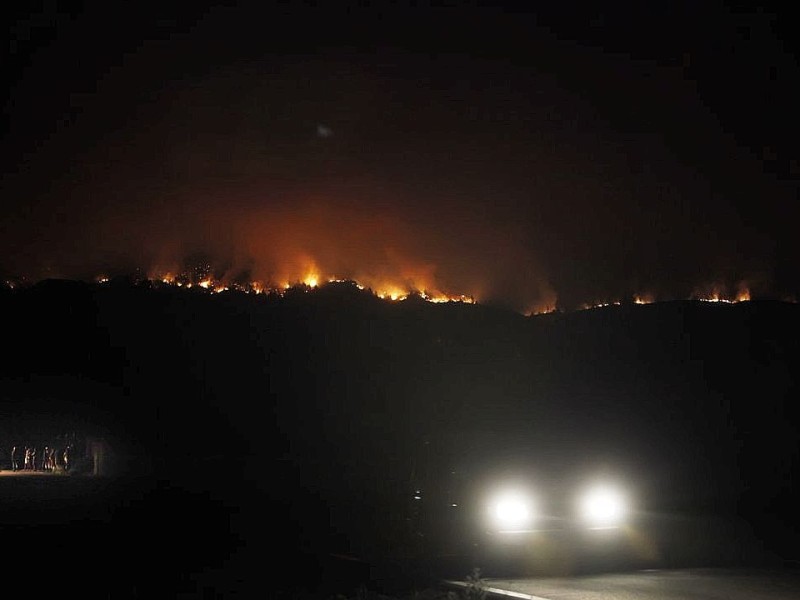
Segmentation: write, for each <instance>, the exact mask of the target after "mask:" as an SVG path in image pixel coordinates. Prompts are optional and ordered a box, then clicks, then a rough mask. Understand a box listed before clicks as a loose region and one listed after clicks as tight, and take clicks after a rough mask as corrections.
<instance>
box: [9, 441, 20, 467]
mask: <svg viewBox="0 0 800 600" xmlns="http://www.w3.org/2000/svg"><path fill="white" fill-rule="evenodd" d="M11 470H12V471H19V448H17V447H16V446H13V447H12V448H11Z"/></svg>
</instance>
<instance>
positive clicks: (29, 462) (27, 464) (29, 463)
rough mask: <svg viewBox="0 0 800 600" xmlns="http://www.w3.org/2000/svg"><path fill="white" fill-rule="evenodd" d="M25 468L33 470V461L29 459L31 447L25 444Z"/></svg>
mask: <svg viewBox="0 0 800 600" xmlns="http://www.w3.org/2000/svg"><path fill="white" fill-rule="evenodd" d="M24 465H25V470H26V471H32V470H33V462H32V459H31V449H30V446H25V462H24Z"/></svg>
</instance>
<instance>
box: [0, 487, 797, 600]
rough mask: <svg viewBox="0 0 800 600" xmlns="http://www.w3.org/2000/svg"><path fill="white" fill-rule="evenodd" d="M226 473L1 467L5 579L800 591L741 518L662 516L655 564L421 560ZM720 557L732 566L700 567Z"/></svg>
mask: <svg viewBox="0 0 800 600" xmlns="http://www.w3.org/2000/svg"><path fill="white" fill-rule="evenodd" d="M221 479H223V475H222V474H220V475H218V476H217V479H216V480H215V481H214V484H215V485H214V486H213V487H211V486H208V487H206V489H204V488H203V479H202V478H200V479H197V480H196V481H194V482H193V483H192V481H193V480H191V479H186V480H184V481H183V482H182V483H180V484H178V483H176V482H171V483H170V482H167V481H166V480H159V479H158V478H152V477H147V478H145V477H140V478H116V479H113V478H102V477H91V476H80V477H79V476H64V475H27V476H13V475H10V474H9V473H8V472H2V473H0V536H2V543H3V549H4V553H3V556H4V561H3V571H4V574H5V575H6V576H7V577H8V578H14V580H15V581H18V582H19V583H20V584H21V585H22V586H23V587H24V588H25V590H26V592H27V593H28V594H29V595H30V596H31V597H42V596H43V595H44V594H54V595H58V596H72V595H78V596H80V597H82V598H106V599H108V598H204V599H205V598H249V597H256V596H258V597H274V598H309V599H312V598H313V599H329V598H334V597H336V596H339V597H342V596H344V597H346V598H355V597H357V596H358V595H359V594H361V595H362V596H363V593H364V591H365V590H366V591H369V592H371V593H374V594H381V595H384V596H388V597H390V598H410V597H413V595H414V594H415V593H417V594H423V595H424V596H420V597H433V598H437V597H446V594H447V591H448V589H449V590H450V591H453V590H455V592H456V593H458V587H457V586H456V587H450V588H448V587H447V586H446V585H443V584H442V582H443V581H446V580H456V581H464V580H465V579H466V577H467V576H468V575H470V574H472V573H473V569H475V568H479V569H481V577H482V578H485V579H486V580H487V585H488V586H489V587H498V588H499V587H504V588H507V589H513V590H515V591H520V592H523V593H527V594H534V595H537V596H542V597H545V598H550V597H552V598H572V599H575V600H581V599H583V598H592V599H595V598H597V599H602V598H612V597H613V598H637V599H640V598H643V599H649V598H653V599H656V598H671V597H676V598H677V597H680V598H709V597H725V598H740V597H742V598H744V597H759V598H770V599H771V598H775V599H776V600H782V599H784V598H790V597H794V598H797V597H800V586H798V581H799V580H798V577H797V571H795V570H791V569H785V568H779V567H782V566H783V565H784V564H787V563H786V561H785V560H784V558H783V557H780V556H777V555H775V554H773V553H770V552H769V551H768V550H767V549H765V548H764V547H763V544H760V543H759V540H758V536H757V535H756V534H755V533H754V532H753V531H751V530H749V529H748V528H746V527H745V528H742V526H741V524H739V525H737V526H723V525H720V524H719V523H717V522H715V521H713V520H708V519H704V520H703V519H701V520H698V519H687V518H683V519H677V518H671V519H666V520H665V519H661V521H658V520H656V521H654V522H655V523H656V525H654V526H652V527H651V528H650V529H649V530H648V532H649V533H648V535H650V536H651V538H652V539H653V540H654V541H655V542H657V550H658V555H656V554H652V553H651V554H649V555H647V556H646V557H644V558H646V559H647V560H644V559H643V557H642V555H641V554H640V555H638V558H639V560H630V555H628V556H627V557H626V556H625V555H623V554H617V553H616V550H618V549H616V550H615V551H614V552H609V553H608V554H607V555H605V556H603V553H602V552H601V553H600V554H598V555H597V556H596V557H595V558H594V559H591V558H589V559H587V558H586V557H584V558H583V559H582V560H581V561H577V562H569V563H567V562H564V561H561V562H559V561H557V560H555V561H554V560H552V557H553V556H555V554H553V553H552V552H551V554H550V555H549V557H546V558H545V559H544V560H541V557H542V556H544V554H543V553H542V548H543V546H538V547H533V550H534V552H532V553H531V554H525V552H522V553H520V552H518V551H512V550H508V549H507V550H506V554H503V553H502V552H499V551H497V549H488V548H481V549H475V548H470V549H464V548H462V549H461V550H462V552H453V553H450V554H440V555H431V556H426V557H416V558H410V557H408V556H404V557H400V556H397V557H392V556H389V555H383V556H379V555H372V556H370V555H357V553H353V552H347V551H346V550H347V549H346V548H344V547H341V548H342V549H343V550H345V551H343V552H341V553H338V552H336V546H335V545H330V544H329V543H328V542H329V541H330V540H327V539H326V538H325V536H324V535H322V532H321V531H320V532H317V533H319V535H318V537H317V538H316V539H315V538H314V536H313V535H312V533H313V532H311V531H310V529H313V527H314V526H316V525H320V527H322V524H321V523H320V521H318V520H315V515H314V514H312V513H311V512H310V511H311V508H312V507H311V506H310V505H308V504H306V505H301V506H299V507H292V506H288V505H281V504H280V503H276V502H274V501H272V500H270V499H268V498H267V497H260V496H258V495H252V494H250V495H248V494H245V493H244V490H243V489H242V488H241V478H240V477H235V476H231V478H230V481H228V482H227V485H223V482H222V481H221ZM306 510H308V511H309V512H307V513H304V511H306ZM304 514H306V515H307V517H308V519H307V522H304V518H303V516H304ZM316 517H317V518H318V515H316ZM640 533H641V532H640ZM666 533H669V535H666ZM378 537H380V535H379V532H378ZM635 539H640V538H635ZM301 540H302V541H303V543H300V541H301ZM455 550H458V549H457V548H456V549H455ZM560 556H562V557H563V555H560ZM534 557H535V558H536V559H534ZM598 557H599V558H598ZM618 557H623V558H621V559H620V560H615V559H616V558H618ZM537 560H538V562H537ZM709 565H715V566H718V567H727V569H726V570H725V569H723V570H714V571H709V570H697V569H699V568H700V567H703V566H709ZM643 567H655V568H656V569H655V570H642V568H643ZM687 567H692V569H690V570H686V569H687ZM731 567H736V568H735V569H733V568H731ZM753 567H758V570H753ZM765 567H767V568H768V569H767V570H765ZM715 590H716V591H715ZM726 590H730V591H731V593H730V595H725V593H727V592H726ZM723 592H725V593H723ZM714 594H722V595H721V596H719V595H717V596H715V595H714ZM734 594H739V595H734ZM742 594H744V595H742ZM748 594H749V596H748Z"/></svg>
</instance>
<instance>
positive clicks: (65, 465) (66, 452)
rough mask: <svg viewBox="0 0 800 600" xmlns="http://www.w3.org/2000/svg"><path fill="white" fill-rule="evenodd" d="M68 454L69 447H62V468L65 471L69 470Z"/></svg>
mask: <svg viewBox="0 0 800 600" xmlns="http://www.w3.org/2000/svg"><path fill="white" fill-rule="evenodd" d="M69 455H70V448H69V446H67V447H66V448H64V456H63V457H62V458H63V461H64V470H65V471H69V458H70V456H69Z"/></svg>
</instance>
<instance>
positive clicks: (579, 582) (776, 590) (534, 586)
mask: <svg viewBox="0 0 800 600" xmlns="http://www.w3.org/2000/svg"><path fill="white" fill-rule="evenodd" d="M485 582H486V585H487V586H488V588H489V591H490V592H491V593H490V597H493V598H502V597H507V598H509V600H511V599H516V600H753V599H754V598H758V599H759V600H798V599H800V570H797V569H785V570H784V569H675V570H649V571H638V572H633V573H622V574H619V573H612V574H602V575H586V576H580V577H563V578H556V577H551V578H532V579H486V580H485ZM453 584H454V585H456V586H464V585H465V583H464V582H453Z"/></svg>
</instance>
